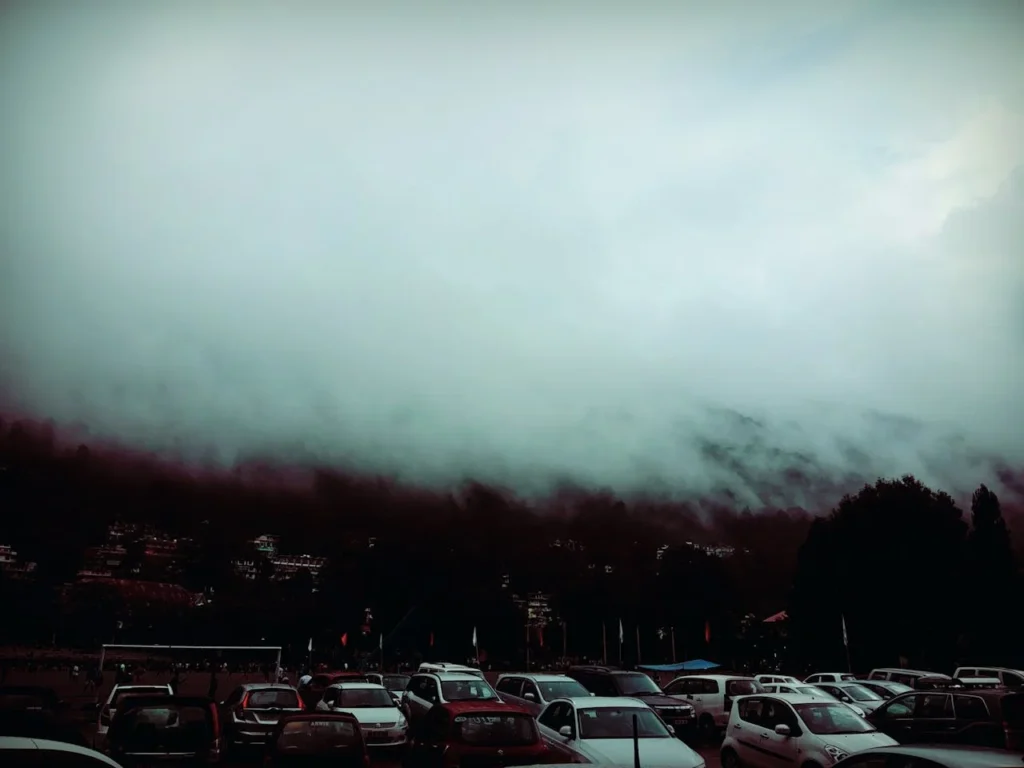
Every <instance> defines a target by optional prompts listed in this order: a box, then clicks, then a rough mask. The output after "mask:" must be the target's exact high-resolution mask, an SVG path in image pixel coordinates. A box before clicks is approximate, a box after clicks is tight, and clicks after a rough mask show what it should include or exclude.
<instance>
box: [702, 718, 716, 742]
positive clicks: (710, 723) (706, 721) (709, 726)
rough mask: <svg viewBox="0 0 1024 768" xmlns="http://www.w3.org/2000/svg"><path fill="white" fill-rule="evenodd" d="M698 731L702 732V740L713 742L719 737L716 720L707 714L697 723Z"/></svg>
mask: <svg viewBox="0 0 1024 768" xmlns="http://www.w3.org/2000/svg"><path fill="white" fill-rule="evenodd" d="M697 730H698V731H699V732H700V736H701V738H702V739H705V740H707V741H711V740H712V739H713V738H714V737H715V736H716V735H718V729H717V728H715V718H713V717H712V716H711V715H709V714H707V713H706V712H705V713H704V714H703V715H701V716H700V720H698V721H697Z"/></svg>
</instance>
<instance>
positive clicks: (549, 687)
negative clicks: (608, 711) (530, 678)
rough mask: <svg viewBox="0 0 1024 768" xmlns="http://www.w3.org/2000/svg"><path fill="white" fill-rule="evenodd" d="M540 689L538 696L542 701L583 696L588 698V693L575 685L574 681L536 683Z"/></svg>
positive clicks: (578, 685)
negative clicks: (541, 697) (542, 698)
mask: <svg viewBox="0 0 1024 768" xmlns="http://www.w3.org/2000/svg"><path fill="white" fill-rule="evenodd" d="M537 687H538V688H540V695H541V696H543V697H544V701H551V700H552V699H578V698H581V697H583V696H590V691H588V690H587V689H586V688H584V687H583V686H582V685H580V684H579V683H577V682H576V681H575V680H550V681H546V682H539V683H537Z"/></svg>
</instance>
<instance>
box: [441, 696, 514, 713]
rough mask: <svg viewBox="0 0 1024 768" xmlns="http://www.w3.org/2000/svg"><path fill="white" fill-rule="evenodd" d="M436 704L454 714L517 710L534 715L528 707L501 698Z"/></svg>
mask: <svg viewBox="0 0 1024 768" xmlns="http://www.w3.org/2000/svg"><path fill="white" fill-rule="evenodd" d="M435 706H438V707H442V708H444V709H445V710H447V711H448V712H449V713H451V714H453V715H460V714H462V713H464V712H516V713H518V714H522V715H529V716H530V717H533V713H532V712H530V710H528V709H527V708H526V707H524V706H521V705H519V704H513V703H512V702H509V701H501V700H500V699H472V700H470V701H446V702H442V703H441V704H435Z"/></svg>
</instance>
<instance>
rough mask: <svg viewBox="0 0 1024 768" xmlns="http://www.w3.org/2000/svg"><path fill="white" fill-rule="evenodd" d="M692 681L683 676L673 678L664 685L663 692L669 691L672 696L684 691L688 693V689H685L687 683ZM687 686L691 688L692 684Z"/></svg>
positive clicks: (681, 693)
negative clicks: (678, 678) (679, 678)
mask: <svg viewBox="0 0 1024 768" xmlns="http://www.w3.org/2000/svg"><path fill="white" fill-rule="evenodd" d="M692 682H693V681H692V680H687V679H685V678H683V679H681V680H673V681H672V682H671V683H669V684H668V685H666V686H665V693H671V694H673V695H674V696H682V695H685V694H686V693H689V690H687V688H688V684H689V683H692ZM689 688H690V690H692V686H689Z"/></svg>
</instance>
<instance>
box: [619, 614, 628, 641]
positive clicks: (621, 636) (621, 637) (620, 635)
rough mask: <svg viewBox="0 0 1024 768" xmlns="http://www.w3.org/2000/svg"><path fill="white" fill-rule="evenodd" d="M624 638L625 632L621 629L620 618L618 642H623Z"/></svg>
mask: <svg viewBox="0 0 1024 768" xmlns="http://www.w3.org/2000/svg"><path fill="white" fill-rule="evenodd" d="M625 639H626V635H625V633H623V631H622V619H619V642H620V643H621V642H623V641H624V640H625Z"/></svg>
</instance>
